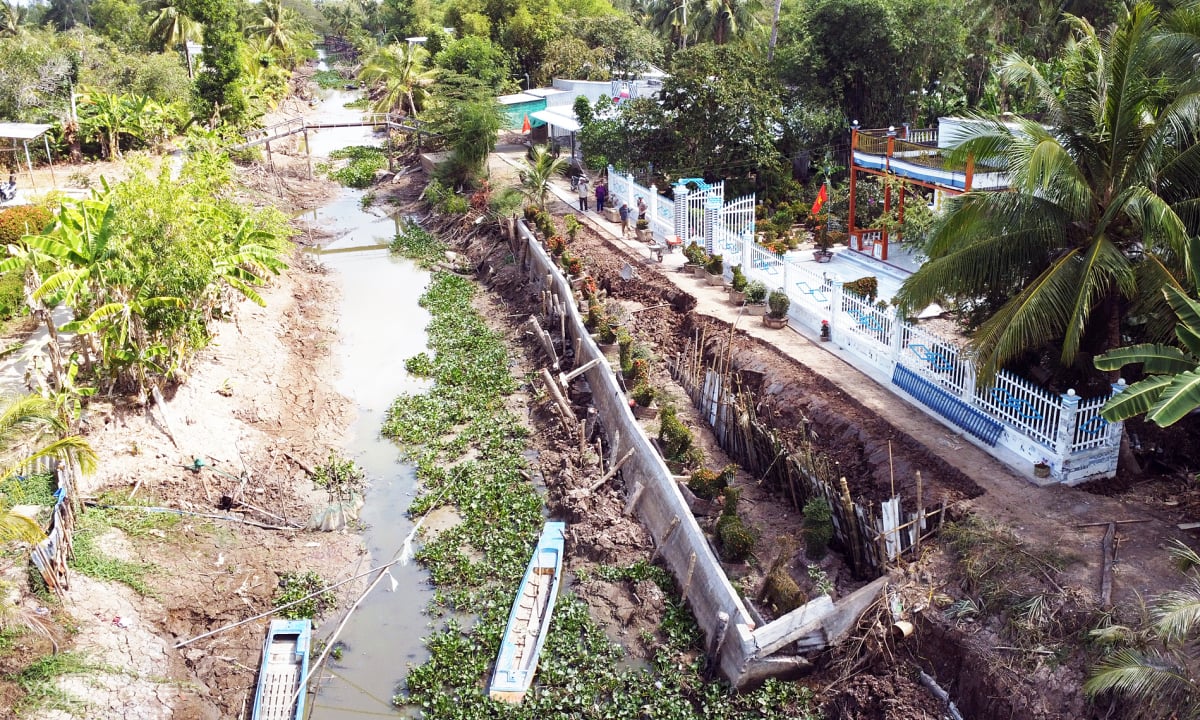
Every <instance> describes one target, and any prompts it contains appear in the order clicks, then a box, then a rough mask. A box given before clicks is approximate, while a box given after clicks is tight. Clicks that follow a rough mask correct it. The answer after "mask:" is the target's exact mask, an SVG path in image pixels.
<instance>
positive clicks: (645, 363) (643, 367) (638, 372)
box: [626, 358, 650, 387]
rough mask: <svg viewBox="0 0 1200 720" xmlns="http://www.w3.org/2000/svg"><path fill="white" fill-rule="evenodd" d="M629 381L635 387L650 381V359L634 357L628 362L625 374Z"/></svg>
mask: <svg viewBox="0 0 1200 720" xmlns="http://www.w3.org/2000/svg"><path fill="white" fill-rule="evenodd" d="M626 377H628V378H629V381H630V382H631V383H633V385H634V386H635V387H636V386H637V385H641V384H643V383H646V382H649V381H650V361H649V360H647V359H645V358H635V359H634V360H633V362H631V363H629V372H628V373H627V374H626Z"/></svg>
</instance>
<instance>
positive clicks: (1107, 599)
mask: <svg viewBox="0 0 1200 720" xmlns="http://www.w3.org/2000/svg"><path fill="white" fill-rule="evenodd" d="M1116 536H1117V524H1116V523H1109V524H1108V529H1107V530H1105V531H1104V540H1103V541H1101V543H1100V550H1101V553H1102V554H1103V557H1104V565H1103V567H1102V568H1101V570H1100V606H1101V607H1103V608H1105V609H1107V608H1110V607H1112V569H1113V560H1114V559H1115V551H1116V548H1115V547H1114V545H1115V544H1116V543H1115V540H1116Z"/></svg>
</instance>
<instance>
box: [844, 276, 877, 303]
mask: <svg viewBox="0 0 1200 720" xmlns="http://www.w3.org/2000/svg"><path fill="white" fill-rule="evenodd" d="M842 289H843V290H849V291H850V292H852V293H854V294H855V295H859V296H861V297H865V298H866V299H868V300H870V301H872V302H874V300H875V297H876V296H877V295H879V278H877V277H875V276H874V275H867V276H866V277H860V278H859V279H857V280H852V281H851V282H848V283H844V284H843V285H842Z"/></svg>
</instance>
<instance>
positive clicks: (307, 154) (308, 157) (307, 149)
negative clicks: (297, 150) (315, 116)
mask: <svg viewBox="0 0 1200 720" xmlns="http://www.w3.org/2000/svg"><path fill="white" fill-rule="evenodd" d="M304 160H305V162H307V163H308V179H309V180H312V179H313V171H312V146H311V145H309V144H308V123H307V122H305V123H304Z"/></svg>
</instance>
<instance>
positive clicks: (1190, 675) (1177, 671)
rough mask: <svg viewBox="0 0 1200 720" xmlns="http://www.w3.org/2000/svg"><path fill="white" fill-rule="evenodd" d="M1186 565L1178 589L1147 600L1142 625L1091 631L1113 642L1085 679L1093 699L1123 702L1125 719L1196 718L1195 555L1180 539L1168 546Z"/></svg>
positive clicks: (1199, 595)
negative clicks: (1145, 622)
mask: <svg viewBox="0 0 1200 720" xmlns="http://www.w3.org/2000/svg"><path fill="white" fill-rule="evenodd" d="M1168 552H1170V553H1171V555H1172V556H1173V557H1174V558H1175V561H1176V563H1177V564H1178V565H1179V566H1180V567H1183V568H1184V569H1185V572H1186V574H1187V582H1186V583H1185V584H1184V586H1183V588H1182V589H1180V590H1175V591H1172V592H1168V593H1166V594H1164V595H1162V596H1160V597H1158V598H1157V599H1156V600H1155V601H1154V602H1153V603H1151V605H1150V623H1149V625H1148V627H1145V628H1138V629H1134V628H1129V627H1125V626H1120V625H1114V626H1110V627H1106V628H1103V629H1101V630H1096V631H1093V633H1092V636H1093V639H1095V640H1098V641H1099V642H1101V643H1104V644H1107V645H1110V646H1115V649H1114V650H1112V651H1111V652H1109V653H1108V654H1107V655H1106V656H1105V657H1104V658H1103V659H1102V660H1100V662H1098V663H1097V664H1096V665H1095V666H1094V667H1093V668H1092V672H1091V675H1090V677H1088V679H1087V681H1086V682H1085V683H1084V686H1083V690H1084V693H1085V694H1086V695H1087V696H1088V697H1089V698H1090V699H1092V700H1098V699H1100V698H1103V697H1106V696H1110V695H1111V696H1116V697H1118V698H1121V699H1122V700H1124V701H1125V703H1126V706H1125V707H1122V708H1121V710H1122V711H1123V714H1122V715H1121V717H1124V718H1129V719H1130V720H1167V719H1168V718H1171V719H1174V720H1196V719H1197V718H1200V686H1198V685H1197V682H1196V680H1195V678H1196V672H1197V670H1200V667H1197V665H1196V662H1195V659H1196V657H1197V655H1196V650H1197V649H1198V648H1197V645H1196V637H1197V633H1198V632H1200V574H1198V573H1197V571H1196V566H1197V565H1200V555H1197V554H1196V552H1195V551H1194V550H1192V549H1191V548H1189V547H1187V546H1186V545H1184V544H1183V543H1181V542H1180V541H1178V540H1176V541H1174V544H1173V545H1172V546H1170V547H1169V548H1168Z"/></svg>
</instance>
